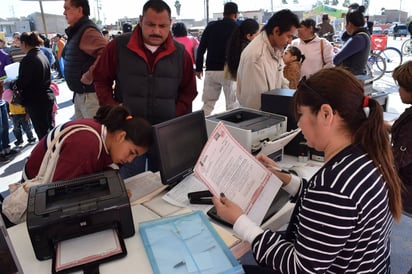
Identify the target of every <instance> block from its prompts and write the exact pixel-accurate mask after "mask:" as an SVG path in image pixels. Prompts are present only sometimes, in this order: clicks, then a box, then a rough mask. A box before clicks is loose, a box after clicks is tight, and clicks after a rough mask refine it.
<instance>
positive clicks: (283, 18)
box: [264, 9, 299, 35]
mask: <svg viewBox="0 0 412 274" xmlns="http://www.w3.org/2000/svg"><path fill="white" fill-rule="evenodd" d="M293 26H294V27H296V28H299V18H298V16H297V15H296V14H295V13H293V12H292V11H291V10H289V9H283V10H280V11H278V12H276V13H274V14H273V15H272V17H270V19H269V21H268V22H267V24H266V25H265V26H264V30H265V31H266V34H267V35H270V34H271V33H272V31H273V29H274V28H275V27H279V31H280V34H282V33H284V32H287V31H289V30H290V29H291V28H292V27H293Z"/></svg>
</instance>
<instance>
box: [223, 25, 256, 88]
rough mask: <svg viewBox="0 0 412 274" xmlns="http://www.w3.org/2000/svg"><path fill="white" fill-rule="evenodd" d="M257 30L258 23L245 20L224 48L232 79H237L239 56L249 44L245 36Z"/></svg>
mask: <svg viewBox="0 0 412 274" xmlns="http://www.w3.org/2000/svg"><path fill="white" fill-rule="evenodd" d="M258 30H259V23H258V22H256V20H253V19H246V20H244V21H242V22H241V23H240V25H238V26H237V27H236V28H235V29H234V30H233V32H232V34H231V36H230V38H229V41H228V44H227V47H226V63H227V66H228V69H229V72H230V74H231V76H232V79H234V80H235V79H236V77H237V68H238V67H239V61H240V54H241V53H242V51H243V50H244V48H245V47H246V46H247V45H248V44H249V42H250V41H249V40H248V39H247V35H248V34H250V35H252V34H255V33H256V32H257V31H258Z"/></svg>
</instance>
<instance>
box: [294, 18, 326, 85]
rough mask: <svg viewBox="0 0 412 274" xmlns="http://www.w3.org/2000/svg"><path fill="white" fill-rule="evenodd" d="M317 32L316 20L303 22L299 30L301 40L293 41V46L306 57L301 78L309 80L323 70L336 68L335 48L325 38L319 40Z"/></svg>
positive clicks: (301, 70)
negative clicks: (334, 59) (334, 60)
mask: <svg viewBox="0 0 412 274" xmlns="http://www.w3.org/2000/svg"><path fill="white" fill-rule="evenodd" d="M317 30H318V29H317V28H316V22H315V20H313V19H310V18H309V19H306V20H303V21H302V22H301V23H300V28H299V29H298V37H299V38H297V39H295V40H293V41H292V46H295V47H297V48H299V49H300V51H301V52H302V54H303V55H305V62H303V63H302V66H301V69H300V72H301V73H300V77H301V78H303V77H304V76H305V77H306V78H309V77H310V76H311V75H312V74H314V73H316V72H318V71H319V70H321V69H323V68H331V67H334V64H333V56H334V52H333V46H332V44H331V43H330V42H329V41H328V40H326V39H325V38H319V37H318V36H317V35H316V32H317Z"/></svg>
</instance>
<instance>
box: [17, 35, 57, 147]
mask: <svg viewBox="0 0 412 274" xmlns="http://www.w3.org/2000/svg"><path fill="white" fill-rule="evenodd" d="M20 42H21V45H20V47H21V48H22V50H23V51H24V52H25V53H26V56H25V57H24V58H23V60H22V61H21V63H20V67H19V77H18V79H17V80H16V84H17V88H18V90H19V91H20V92H21V94H22V97H23V105H24V107H26V111H27V113H28V114H29V115H30V119H31V121H32V123H33V127H34V130H35V132H36V134H37V137H38V139H39V140H40V139H41V138H42V137H43V136H45V135H46V134H47V133H48V132H49V131H50V130H51V129H52V128H53V127H54V123H53V118H52V112H53V103H54V95H53V91H52V90H51V89H50V81H51V78H50V65H49V61H48V60H47V57H46V56H45V55H44V54H43V52H41V50H40V45H41V44H42V43H43V40H41V38H40V37H39V35H38V34H37V33H35V32H24V33H23V34H22V35H21V36H20Z"/></svg>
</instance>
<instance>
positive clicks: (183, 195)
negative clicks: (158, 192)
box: [162, 174, 212, 212]
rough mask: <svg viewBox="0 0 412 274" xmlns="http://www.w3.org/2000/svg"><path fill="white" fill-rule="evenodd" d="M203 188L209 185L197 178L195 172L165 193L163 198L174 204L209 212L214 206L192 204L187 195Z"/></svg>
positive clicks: (205, 188)
mask: <svg viewBox="0 0 412 274" xmlns="http://www.w3.org/2000/svg"><path fill="white" fill-rule="evenodd" d="M202 190H207V187H206V186H205V185H204V184H203V183H202V182H201V181H200V180H199V179H197V178H196V177H195V175H194V174H190V175H189V176H187V177H186V178H184V179H183V180H182V181H181V182H180V183H178V184H177V185H176V186H175V187H173V188H172V189H171V190H170V191H169V192H167V193H166V194H165V195H163V196H162V199H163V200H164V201H166V202H168V203H169V204H172V205H174V206H178V207H184V208H190V209H191V210H201V211H203V212H207V211H208V210H209V209H210V208H211V207H212V206H211V205H196V204H191V203H190V201H189V198H188V197H187V194H188V193H189V192H196V191H202Z"/></svg>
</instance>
